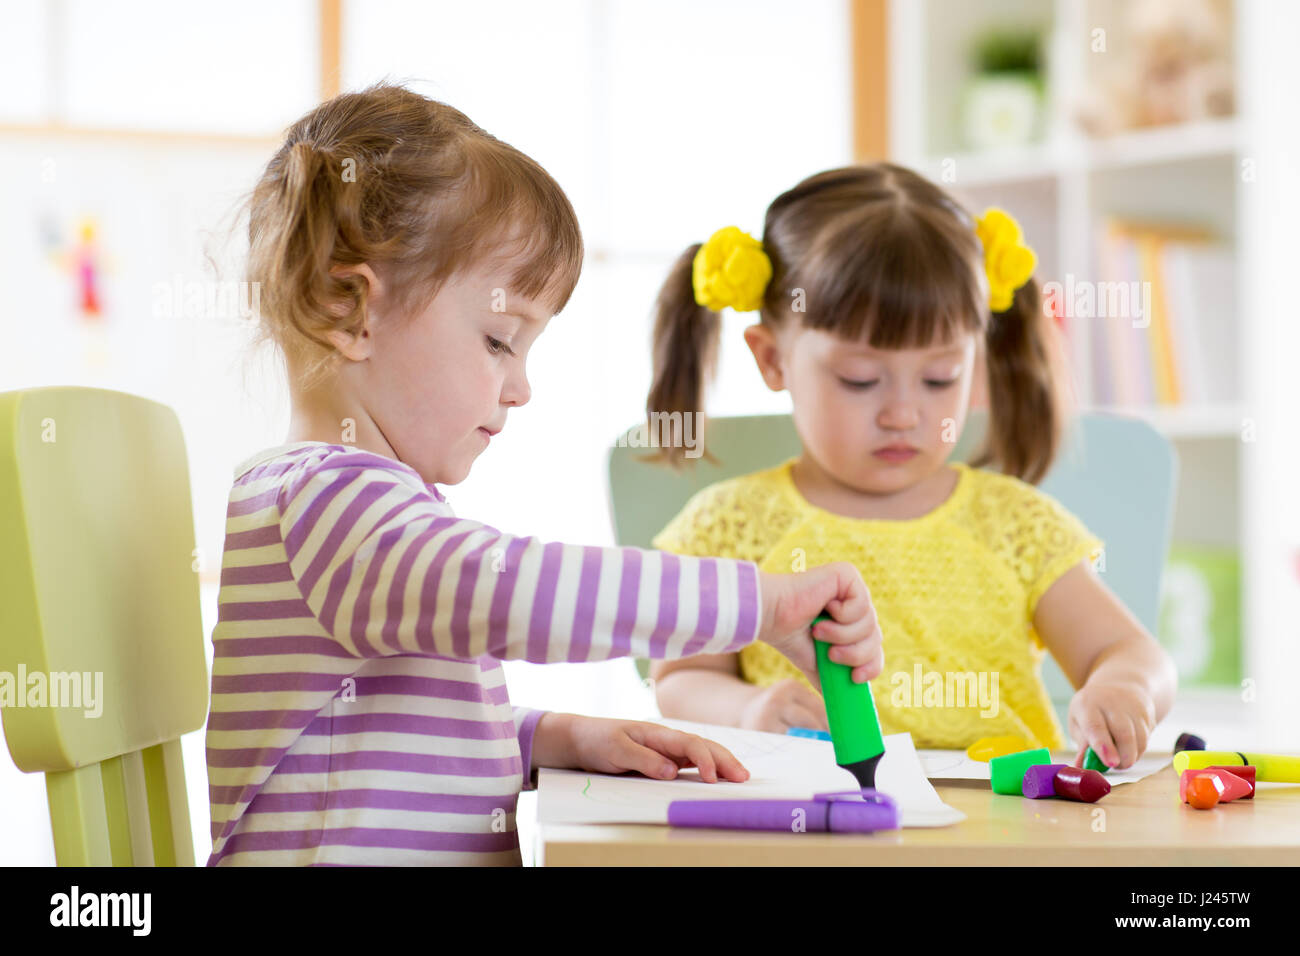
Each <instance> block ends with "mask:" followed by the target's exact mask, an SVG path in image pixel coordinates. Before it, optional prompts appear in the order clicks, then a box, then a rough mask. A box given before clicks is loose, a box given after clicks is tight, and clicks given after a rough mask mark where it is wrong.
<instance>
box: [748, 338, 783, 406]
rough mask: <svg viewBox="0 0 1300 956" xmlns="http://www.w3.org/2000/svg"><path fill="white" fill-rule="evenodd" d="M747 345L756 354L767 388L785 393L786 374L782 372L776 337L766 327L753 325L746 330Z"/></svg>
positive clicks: (755, 359)
mask: <svg viewBox="0 0 1300 956" xmlns="http://www.w3.org/2000/svg"><path fill="white" fill-rule="evenodd" d="M745 344H746V345H748V346H749V350H750V351H751V352H753V353H754V361H755V362H757V363H758V371H759V373H760V374H761V375H762V376H763V381H764V382H766V383H767V387H768V388H770V389H771V390H772V391H774V392H783V391H785V373H784V371H782V366H781V362H782V356H781V349H780V348H779V347H778V344H777V341H776V336H774V335H773V334H772V330H771V329H769V328H768V327H767V326H765V325H751V326H749V327H748V328H747V329H745Z"/></svg>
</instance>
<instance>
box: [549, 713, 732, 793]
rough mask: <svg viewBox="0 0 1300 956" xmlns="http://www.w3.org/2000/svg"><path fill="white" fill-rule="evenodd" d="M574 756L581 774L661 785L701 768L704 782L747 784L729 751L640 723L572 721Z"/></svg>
mask: <svg viewBox="0 0 1300 956" xmlns="http://www.w3.org/2000/svg"><path fill="white" fill-rule="evenodd" d="M569 738H570V741H571V748H572V749H571V751H570V753H571V756H572V761H573V763H574V764H576V765H577V766H578V768H580V769H582V770H594V771H596V772H597V773H623V772H624V771H625V770H635V771H637V772H639V773H642V774H644V775H645V776H647V777H653V778H655V779H658V780H672V779H673V778H674V777H676V776H677V770H678V768H680V767H698V768H699V771H700V779H701V780H704V781H705V782H706V783H717V781H718V778H719V777H722V778H724V779H726V780H734V781H735V782H737V783H740V782H743V781H745V780H748V779H749V771H748V770H746V769H745V768H744V767H743V766H741V764H740V761H739V760H737V759H736V758H735V757H734V756H733V755H732V753H731V751H729V750H728V749H727V748H726V747H724V746H722V745H721V744H719V743H714V742H713V741H712V740H705V739H704V738H703V737H698V736H696V735H695V734H688V733H685V732H684V731H681V730H672V729H670V728H668V727H662V726H660V725H659V724H651V723H647V722H645V721H640V720H606V719H603V718H600V717H577V716H575V717H573V718H572V722H571V724H570V726H569Z"/></svg>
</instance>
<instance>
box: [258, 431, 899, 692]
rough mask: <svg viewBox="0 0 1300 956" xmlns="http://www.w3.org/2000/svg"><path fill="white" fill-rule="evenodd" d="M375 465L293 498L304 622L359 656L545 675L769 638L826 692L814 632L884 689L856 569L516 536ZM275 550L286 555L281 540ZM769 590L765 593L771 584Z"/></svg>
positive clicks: (291, 542)
mask: <svg viewBox="0 0 1300 956" xmlns="http://www.w3.org/2000/svg"><path fill="white" fill-rule="evenodd" d="M411 482H412V479H411V477H410V476H409V475H406V474H404V473H402V472H401V471H399V470H396V469H394V470H389V469H386V468H384V467H382V466H381V465H380V464H377V463H376V456H374V455H371V454H368V453H359V454H356V455H347V454H344V455H337V456H332V457H330V458H327V459H325V460H324V461H323V462H322V465H321V467H318V468H315V469H313V470H311V471H308V472H305V473H304V474H302V475H298V476H293V477H292V478H291V479H290V480H288V481H286V483H285V484H283V485H281V486H280V490H279V493H278V495H277V498H276V502H277V504H278V506H279V514H280V522H279V525H280V528H279V530H280V535H281V538H282V540H283V543H284V548H285V552H286V554H287V556H288V559H289V564H290V568H291V571H292V573H293V576H294V579H295V582H296V583H297V585H298V590H299V592H300V593H301V595H302V597H303V600H304V601H305V604H306V607H305V608H304V610H305V611H307V612H309V613H310V614H311V615H313V616H315V618H316V620H317V621H318V622H319V623H320V625H321V626H322V627H323V628H324V629H325V630H326V631H327V632H328V633H329V634H330V635H331V636H332V637H333V638H334V639H335V640H336V641H338V642H339V643H340V644H341V645H342V646H343V647H344V648H345V649H346V650H347V651H348V652H349V653H351V654H354V655H356V656H358V657H381V656H388V655H393V654H425V655H439V656H445V657H453V658H457V659H462V660H465V659H474V658H477V657H481V656H483V655H485V654H489V655H492V656H494V657H498V658H514V659H523V660H529V661H533V662H536V663H546V662H551V661H588V660H606V659H608V658H612V657H620V656H627V655H637V656H643V657H651V658H664V657H683V656H689V655H691V654H698V653H718V652H725V651H735V650H739V649H740V648H741V647H743V646H744V645H745V644H748V643H749V642H750V641H752V640H754V639H755V637H758V636H762V637H763V639H765V640H768V641H769V642H771V643H772V644H773V646H775V647H777V649H778V650H781V651H782V653H785V654H786V655H787V656H788V657H790V658H791V660H793V661H794V662H795V663H796V664H797V665H799V666H800V667H801V669H802V670H803V671H804V672H805V673H808V674H810V675H811V676H812V679H813V680H815V679H816V661H815V657H814V655H813V649H812V644H811V641H810V640H809V639H808V630H807V628H808V624H809V622H811V621H812V619H813V617H815V616H816V614H817V612H818V611H819V610H821V609H822V608H823V607H825V608H827V609H828V610H830V611H831V613H832V615H833V617H834V618H835V621H833V622H825V623H823V624H821V625H819V629H820V630H825V631H826V632H827V640H829V641H830V642H832V643H835V644H843V645H845V646H844V647H837V648H834V649H833V651H832V657H833V658H835V659H837V660H840V661H842V662H844V663H847V664H849V665H851V666H853V667H854V668H855V672H854V676H855V679H857V680H859V681H862V680H867V679H869V678H870V677H873V676H875V673H878V668H877V669H876V670H874V671H873V670H872V669H871V666H868V665H874V663H875V661H876V658H878V657H879V644H880V641H879V628H878V627H876V622H875V614H874V611H873V610H872V608H871V604H870V599H869V597H868V595H867V591H866V586H865V585H864V584H863V583H862V579H861V575H859V574H858V573H857V571H856V570H855V569H853V568H852V567H851V566H850V565H846V564H842V563H841V564H835V565H827V566H825V567H822V568H814V569H810V570H809V571H807V572H804V573H803V574H801V575H760V574H759V571H758V568H757V566H756V565H754V564H752V563H750V562H747V561H735V560H730V559H725V558H695V557H686V556H680V555H674V554H667V553H664V552H659V551H646V550H642V549H639V548H598V547H589V546H582V545H567V544H561V543H558V542H550V543H548V542H543V541H541V540H540V539H537V538H520V537H515V536H512V535H508V534H502V533H501V532H499V531H497V530H496V529H495V528H491V527H489V526H487V525H484V524H480V523H479V522H476V521H467V520H462V519H459V518H456V517H454V516H452V515H450V514H449V513H448V510H449V509H447V508H446V506H445V505H444V504H442V503H440V502H438V501H436V500H435V499H433V498H432V497H431V496H430V495H429V494H428V492H427V491H425V490H423V489H418V490H417V489H415V488H413V487H412V484H411ZM268 543H274V542H271V541H268ZM760 582H762V583H760Z"/></svg>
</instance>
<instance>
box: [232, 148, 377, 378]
mask: <svg viewBox="0 0 1300 956" xmlns="http://www.w3.org/2000/svg"><path fill="white" fill-rule="evenodd" d="M279 158H280V160H281V163H282V164H283V169H282V173H283V179H282V180H281V182H282V184H283V185H282V187H281V188H279V189H277V190H274V191H269V190H268V191H264V192H263V193H262V194H261V195H260V196H257V197H256V200H257V202H258V206H257V207H255V208H254V211H253V212H254V215H253V217H252V218H251V219H250V226H249V240H250V248H251V253H250V257H249V266H248V272H249V278H250V279H251V280H253V281H256V282H259V283H260V284H261V286H260V289H261V293H260V294H261V297H262V302H263V305H264V306H265V308H266V309H267V310H268V311H269V312H271V313H273V314H275V315H276V316H278V317H280V321H281V322H283V323H284V324H285V325H286V326H288V327H289V328H290V329H292V330H293V331H295V332H297V333H298V335H297V336H295V337H293V339H292V340H294V341H296V342H298V343H299V344H300V345H304V344H309V343H311V344H314V345H315V346H319V349H315V350H313V351H315V352H316V353H317V354H316V355H315V356H314V359H307V362H308V367H307V368H306V369H304V370H303V373H302V385H303V387H310V386H311V385H312V384H314V382H315V381H316V380H317V378H318V376H319V375H320V374H321V373H322V372H323V371H324V370H325V369H326V367H327V365H328V363H329V361H330V360H331V359H332V358H333V355H334V347H333V345H332V344H331V343H330V342H329V341H328V339H326V338H325V336H324V333H325V332H326V331H329V330H335V329H337V330H340V331H345V332H348V333H350V334H353V335H356V334H359V333H360V332H361V329H362V327H363V325H364V321H365V314H366V298H367V294H368V292H369V285H368V283H367V282H366V280H365V278H364V277H362V276H360V275H356V274H353V275H346V276H336V275H331V274H330V271H329V270H330V267H331V266H332V265H336V264H345V265H348V264H356V263H358V262H363V261H365V260H364V259H363V258H357V257H356V254H355V253H356V251H357V249H358V247H359V246H361V245H362V244H363V241H364V240H363V239H362V236H361V228H360V226H361V223H360V210H361V205H362V203H361V190H362V186H361V185H360V184H358V183H356V182H355V181H344V177H343V169H342V167H341V164H340V162H339V161H338V159H337V158H336V157H334V156H333V155H331V154H330V153H329V152H327V151H325V150H322V149H320V148H318V147H316V146H314V145H313V144H311V143H309V142H306V141H302V140H299V141H297V142H293V143H286V144H285V147H284V148H283V149H282V150H281V156H280V157H279ZM295 352H296V353H298V357H304V356H302V355H301V353H302V349H297V350H295ZM304 358H305V357H304Z"/></svg>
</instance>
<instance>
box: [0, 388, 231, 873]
mask: <svg viewBox="0 0 1300 956" xmlns="http://www.w3.org/2000/svg"><path fill="white" fill-rule="evenodd" d="M194 561H195V546H194V517H193V512H192V511H191V507H190V481H189V468H188V463H187V460H186V455H185V442H184V440H183V438H182V436H181V429H180V423H179V421H178V420H177V418H176V415H175V413H174V412H173V411H172V410H171V409H170V408H168V407H166V406H165V405H160V404H158V403H157V402H152V401H149V400H147V399H144V398H138V397H136V396H133V395H127V394H124V393H121V392H114V391H107V390H103V389H94V388H76V387H67V388H64V387H58V388H36V389H29V390H24V391H17V392H5V393H0V681H3V680H5V679H6V676H5V675H9V685H8V691H9V692H10V693H11V694H13V695H17V694H24V695H25V696H24V699H23V704H24V705H23V706H16V705H15V704H16V702H17V701H16V697H15V699H14V700H6V701H5V706H4V707H3V708H2V709H0V714H3V720H4V734H5V740H6V742H7V743H8V746H9V753H10V754H11V755H12V756H13V759H14V763H15V764H17V765H18V768H19V769H20V770H22V771H24V772H27V773H44V774H45V786H46V793H47V798H48V801H49V809H50V823H51V826H52V828H53V832H54V850H55V857H56V859H57V861H58V865H59V866H110V865H111V866H133V865H134V866H148V865H160V866H193V865H194V839H193V836H192V831H191V829H190V817H189V807H188V803H187V800H186V794H185V774H184V771H183V767H182V763H181V745H180V740H179V738H180V736H181V735H182V734H185V733H189V732H190V731H193V730H197V729H198V728H200V727H202V726H203V724H204V721H205V719H206V717H207V705H208V675H207V662H206V658H205V655H204V648H203V625H202V620H201V617H200V614H199V585H198V575H197V574H195V571H194ZM20 674H25V675H26V676H27V679H26V681H25V682H24V683H25V684H26V685H27V686H26V687H22V686H18V676H19V675H20ZM87 674H89V675H90V677H89V678H87V677H86V676H85V675H87ZM36 675H41V676H40V677H39V679H34V678H35V676H36ZM97 675H98V676H97ZM42 684H43V685H44V686H45V688H46V694H45V695H44V700H43V701H42V699H41V698H40V697H38V696H36V693H35V689H36V687H37V686H38V685H42ZM87 692H88V693H87ZM3 693H5V687H4V686H3V685H0V694H3ZM92 698H93V701H92ZM0 700H4V698H3V697H0ZM42 704H43V705H42ZM96 710H98V711H99V713H98V714H96V713H95V711H96Z"/></svg>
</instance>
